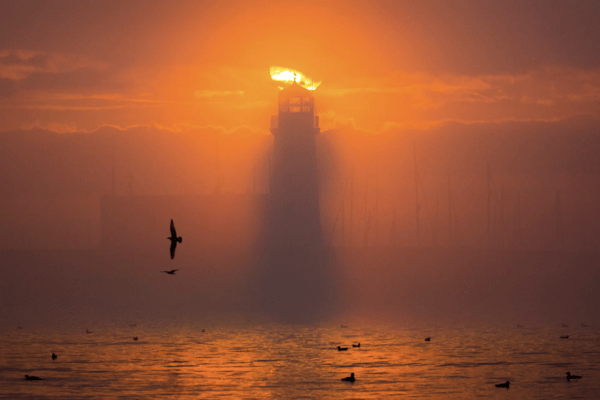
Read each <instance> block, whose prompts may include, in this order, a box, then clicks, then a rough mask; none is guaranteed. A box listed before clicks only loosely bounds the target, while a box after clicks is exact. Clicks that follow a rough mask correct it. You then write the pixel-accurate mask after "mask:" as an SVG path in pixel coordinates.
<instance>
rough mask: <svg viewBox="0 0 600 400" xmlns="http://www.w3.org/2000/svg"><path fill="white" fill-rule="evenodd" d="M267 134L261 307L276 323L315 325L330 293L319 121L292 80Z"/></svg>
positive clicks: (303, 91)
mask: <svg viewBox="0 0 600 400" xmlns="http://www.w3.org/2000/svg"><path fill="white" fill-rule="evenodd" d="M271 133H272V134H273V136H274V146H273V172H272V175H273V176H272V181H271V191H270V201H269V207H268V213H267V214H268V217H267V218H268V234H267V241H266V250H267V251H266V257H265V262H264V269H263V275H262V281H261V291H262V295H263V303H262V305H263V308H264V310H265V311H267V312H268V313H269V314H270V315H271V316H273V317H274V318H276V319H280V320H286V321H303V322H305V321H310V320H318V319H321V318H322V317H325V316H326V315H327V314H328V313H329V310H330V307H329V306H330V305H331V303H332V302H331V296H332V293H333V292H332V290H331V286H330V282H331V279H330V268H329V265H330V262H329V255H328V251H327V247H326V246H325V243H324V240H323V235H322V231H321V216H320V208H319V174H318V167H317V145H316V136H317V135H318V134H319V120H318V116H316V115H315V99H314V96H313V95H312V93H311V91H310V90H308V89H306V88H304V87H302V86H301V85H300V84H298V83H297V82H296V80H295V79H294V82H293V83H292V84H291V85H289V86H287V87H286V88H284V89H283V90H281V91H280V92H279V99H278V114H277V115H275V116H273V117H272V118H271Z"/></svg>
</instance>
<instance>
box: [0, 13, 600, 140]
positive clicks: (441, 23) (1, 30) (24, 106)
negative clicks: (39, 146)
mask: <svg viewBox="0 0 600 400" xmlns="http://www.w3.org/2000/svg"><path fill="white" fill-rule="evenodd" d="M599 7H600V6H599V5H598V3H597V2H595V1H587V2H586V1H578V2H576V3H572V2H565V1H537V2H529V1H527V2H525V1H508V2H502V3H490V2H485V3H484V2H479V1H467V2H464V1H460V2H459V1H454V2H453V1H451V2H448V1H420V2H412V1H373V2H367V1H350V2H348V1H343V2H342V1H327V2H310V1H307V2H297V3H294V4H290V3H288V2H280V3H277V2H266V1H262V2H249V1H238V2H202V1H181V2H176V3H174V4H172V3H170V2H162V1H144V2H142V1H90V2H83V3H80V2H61V3H53V2H39V1H19V2H3V3H1V4H0V15H1V17H0V21H1V22H2V23H1V24H0V130H8V129H15V128H29V127H33V126H39V127H45V128H48V129H51V130H55V131H59V132H65V131H78V130H88V131H89V130H95V129H97V128H98V127H99V126H102V125H114V126H119V127H123V128H124V127H127V126H132V125H149V124H155V125H158V126H162V127H166V128H169V129H183V128H185V127H191V126H222V127H224V128H225V129H227V130H231V129H234V128H236V127H239V126H247V127H250V128H251V129H252V130H255V131H265V133H266V132H267V129H268V124H269V115H271V114H274V113H275V111H276V108H275V106H274V103H275V98H276V93H277V89H276V87H275V85H273V83H272V82H271V81H270V78H269V67H270V66H271V65H282V66H288V67H290V68H295V69H298V70H300V71H303V72H305V73H306V74H308V75H309V76H311V77H313V78H315V79H317V80H322V81H323V84H322V85H321V86H320V88H319V89H318V90H317V92H316V96H317V111H318V113H319V114H320V115H321V127H322V128H323V129H328V128H331V127H335V126H336V125H339V124H342V125H348V124H351V125H353V126H355V127H357V128H359V129H362V130H366V131H372V132H381V131H385V130H389V129H403V128H407V127H408V128H411V127H417V128H426V127H429V126H431V125H435V124H436V123H438V122H440V121H443V120H457V121H464V122H474V121H477V122H486V121H499V120H557V119H562V118H566V117H569V116H573V115H577V114H596V115H597V114H598V111H599V105H600V44H599V41H598V40H596V39H595V38H597V37H598V23H597V15H598V12H600V10H599Z"/></svg>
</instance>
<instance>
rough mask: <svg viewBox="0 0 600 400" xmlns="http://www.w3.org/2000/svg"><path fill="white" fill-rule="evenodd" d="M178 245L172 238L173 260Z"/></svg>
mask: <svg viewBox="0 0 600 400" xmlns="http://www.w3.org/2000/svg"><path fill="white" fill-rule="evenodd" d="M176 247H177V241H176V240H171V260H172V259H174V258H175V248H176Z"/></svg>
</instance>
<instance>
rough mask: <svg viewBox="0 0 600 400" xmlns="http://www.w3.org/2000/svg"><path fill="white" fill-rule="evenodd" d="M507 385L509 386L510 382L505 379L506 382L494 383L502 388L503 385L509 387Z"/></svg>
mask: <svg viewBox="0 0 600 400" xmlns="http://www.w3.org/2000/svg"><path fill="white" fill-rule="evenodd" d="M509 386H510V382H509V381H506V383H498V384H497V385H496V387H502V388H504V387H505V388H507V389H508V387H509Z"/></svg>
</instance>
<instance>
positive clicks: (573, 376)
mask: <svg viewBox="0 0 600 400" xmlns="http://www.w3.org/2000/svg"><path fill="white" fill-rule="evenodd" d="M571 379H581V375H571V373H570V372H567V380H568V381H570V380H571Z"/></svg>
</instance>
